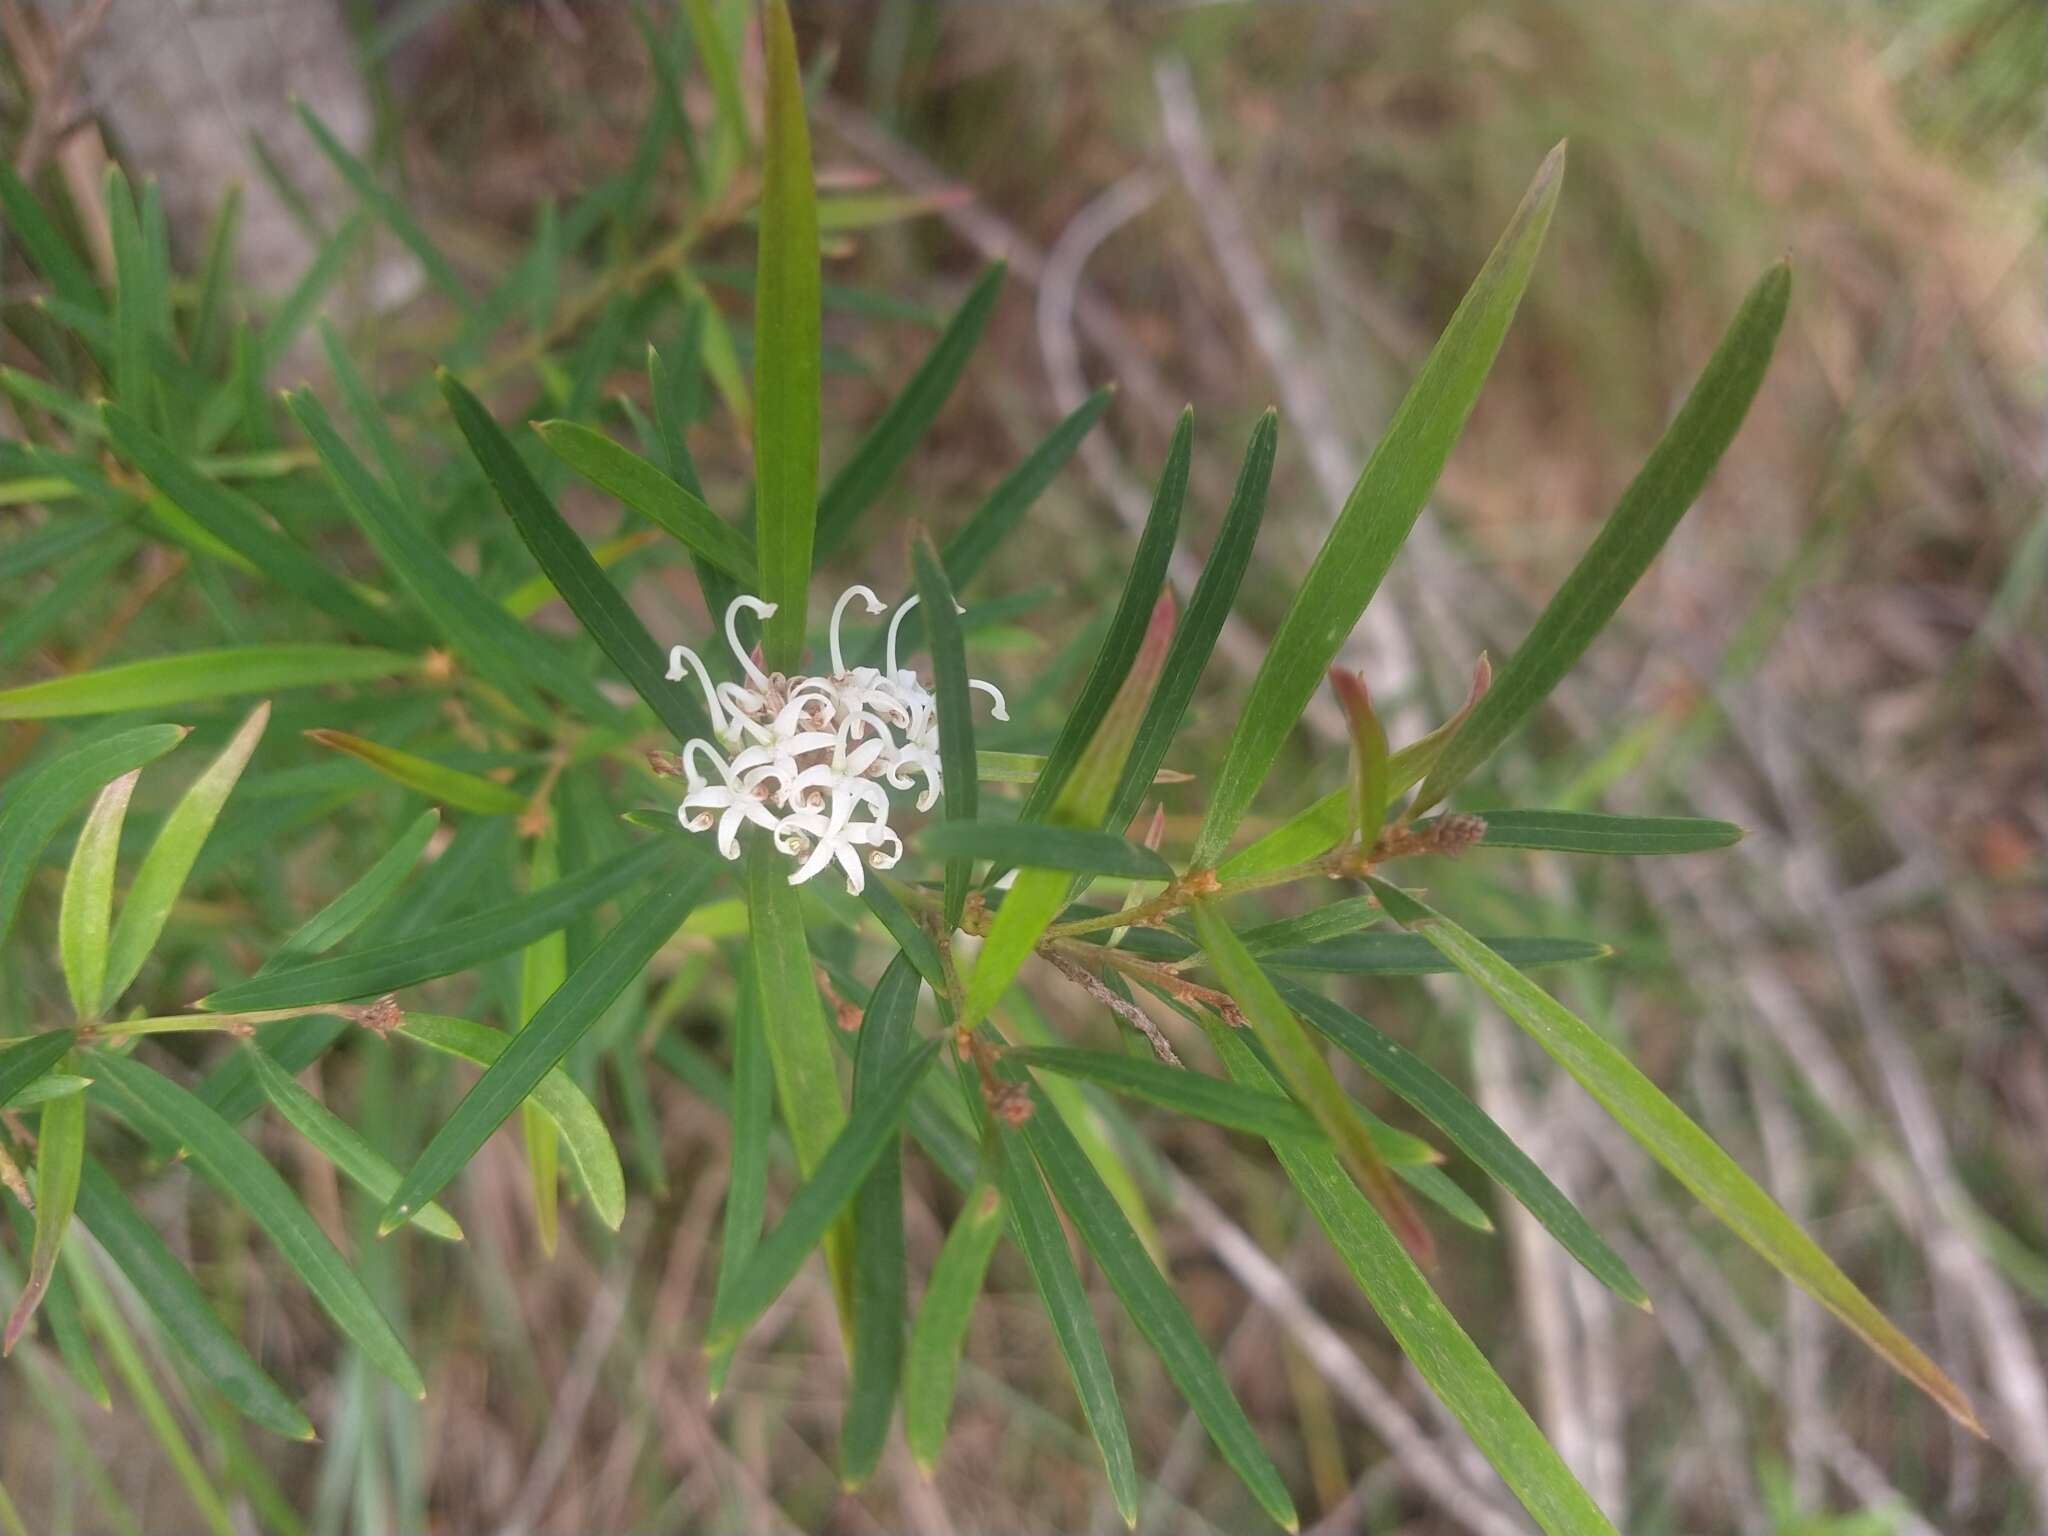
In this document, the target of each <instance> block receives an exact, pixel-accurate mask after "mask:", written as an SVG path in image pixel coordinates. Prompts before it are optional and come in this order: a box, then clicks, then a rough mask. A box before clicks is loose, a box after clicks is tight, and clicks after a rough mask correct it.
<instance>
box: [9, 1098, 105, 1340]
mask: <svg viewBox="0 0 2048 1536" xmlns="http://www.w3.org/2000/svg"><path fill="white" fill-rule="evenodd" d="M84 1165H85V1095H84V1094H82V1093H74V1094H68V1095H66V1096H65V1097H63V1098H61V1099H52V1100H51V1101H50V1102H49V1103H47V1104H45V1105H44V1106H43V1109H42V1113H41V1115H39V1116H38V1117H37V1120H36V1236H35V1243H34V1245H33V1247H32V1248H31V1249H30V1252H29V1264H28V1281H27V1283H26V1284H25V1285H23V1286H22V1288H21V1295H20V1296H19V1297H18V1298H17V1299H16V1301H15V1303H14V1310H13V1311H12V1312H11V1313H9V1314H8V1317H7V1333H6V1339H5V1342H4V1343H0V1351H4V1352H5V1353H7V1354H10V1355H11V1354H13V1353H14V1346H15V1344H16V1342H17V1341H19V1340H20V1338H21V1334H22V1330H23V1329H25V1328H26V1327H28V1325H29V1321H30V1319H32V1318H33V1317H34V1316H35V1315H36V1308H38V1307H40V1306H41V1305H42V1302H43V1294H44V1293H45V1292H46V1291H48V1290H49V1288H50V1277H51V1276H52V1275H53V1274H55V1273H56V1270H57V1256H58V1255H59V1254H61V1253H62V1252H63V1251H64V1236H65V1234H66V1233H67V1232H69V1231H70V1229H71V1212H72V1208H73V1206H74V1205H75V1204H76V1203H77V1200H78V1178H79V1173H80V1171H81V1170H82V1169H83V1167H84Z"/></svg>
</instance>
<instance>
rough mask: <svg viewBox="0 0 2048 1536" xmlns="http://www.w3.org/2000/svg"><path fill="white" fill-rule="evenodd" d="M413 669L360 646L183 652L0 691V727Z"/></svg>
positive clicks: (412, 660)
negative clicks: (9, 722) (3, 722)
mask: <svg viewBox="0 0 2048 1536" xmlns="http://www.w3.org/2000/svg"><path fill="white" fill-rule="evenodd" d="M418 665H419V659H418V658H417V657H414V656H408V655H405V654H404V653H403V652H401V651H382V650H377V649H374V648H372V647H370V646H359V645H295V644H280V645H252V646H231V647H228V648H226V649H223V650H217V651H186V652H183V653H182V654H180V655H176V656H158V657H155V658H153V659H151V660H149V661H131V662H125V663H123V664H121V665H119V666H113V667H104V668H102V669H100V670H99V671H97V672H73V673H71V674H70V675H69V676H67V677H53V678H51V679H49V680H48V681H47V682H41V683H29V684H27V685H25V686H23V687H20V688H6V689H0V720H56V719H63V718H66V717H72V716H79V715H118V714H126V713H128V712H129V711H130V710H143V709H169V708H171V707H172V706H174V705H178V704H191V703H197V702H200V701H202V700H209V701H210V700H213V699H226V698H234V697H236V696H237V695H241V694H251V693H276V692H279V691H282V690H284V689H288V688H315V687H320V686H323V685H325V684H328V683H356V682H365V681H367V680H369V679H371V678H376V677H389V676H391V674H393V673H394V672H404V671H408V670H410V669H412V668H414V667H417V666H418ZM165 729H171V727H165Z"/></svg>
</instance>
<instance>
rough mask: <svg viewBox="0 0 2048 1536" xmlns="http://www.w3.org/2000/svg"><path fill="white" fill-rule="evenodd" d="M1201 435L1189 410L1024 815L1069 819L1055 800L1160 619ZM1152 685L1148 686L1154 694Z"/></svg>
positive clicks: (1123, 755)
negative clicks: (1056, 809)
mask: <svg viewBox="0 0 2048 1536" xmlns="http://www.w3.org/2000/svg"><path fill="white" fill-rule="evenodd" d="M1194 440H1195V413H1194V412H1193V411H1192V410H1187V411H1182V412H1181V416H1180V423H1179V425H1178V426H1176V427H1175V428H1174V433H1173V441H1172V443H1171V444H1169V445H1168V447H1167V450H1166V465H1165V467H1164V468H1163V469H1161V470H1160V472H1159V484H1158V487H1157V488H1156V489H1155V490H1154V491H1153V493H1152V510H1151V512H1150V513H1148V514H1147V515H1146V518H1145V531H1144V532H1143V533H1142V534H1141V535H1139V537H1138V547H1137V549H1136V550H1135V551H1134V552H1133V554H1132V556H1131V569H1130V574H1129V575H1128V576H1127V577H1126V578H1125V580H1124V589H1123V592H1122V594H1121V596H1119V597H1118V599H1117V605H1116V612H1115V613H1114V615H1112V616H1111V618H1110V621H1109V633H1108V634H1106V635H1104V636H1103V639H1102V649H1101V650H1100V651H1098V652H1097V653H1096V656H1095V664H1094V666H1092V667H1091V668H1089V671H1088V679H1087V681H1086V682H1084V683H1083V684H1082V685H1081V696H1080V697H1079V698H1078V699H1076V700H1075V701H1074V707H1073V709H1072V710H1071V711H1070V712H1069V713H1068V715H1067V718H1066V721H1065V723H1064V724H1062V725H1061V727H1060V733H1059V735H1058V737H1056V738H1055V739H1054V741H1053V744H1052V750H1051V751H1050V752H1049V753H1047V754H1046V762H1045V767H1044V768H1043V769H1041V770H1040V772H1039V775H1038V780H1037V782H1036V783H1034V784H1033V785H1032V786H1031V793H1030V794H1029V795H1027V796H1026V797H1025V799H1024V806H1023V809H1022V810H1021V811H1019V812H1018V819H1019V820H1020V821H1045V820H1060V819H1061V818H1057V817H1053V816H1051V815H1050V813H1051V811H1052V808H1053V802H1054V800H1055V799H1056V798H1057V797H1058V796H1059V794H1060V791H1061V790H1063V789H1064V788H1065V787H1066V782H1067V775H1068V774H1069V773H1071V772H1072V771H1073V769H1074V765H1075V764H1076V763H1078V762H1079V761H1080V758H1081V754H1082V753H1083V752H1084V751H1085V750H1086V749H1087V747H1088V744H1089V743H1090V742H1091V741H1093V740H1094V739H1095V737H1096V735H1097V733H1098V730H1099V729H1100V727H1101V726H1102V724H1103V722H1104V720H1105V719H1106V718H1107V717H1108V715H1109V711H1110V706H1111V704H1112V702H1116V701H1119V692H1118V690H1119V689H1121V688H1122V687H1123V686H1124V679H1125V677H1126V676H1127V675H1129V674H1130V673H1131V671H1132V669H1133V667H1134V665H1135V663H1136V662H1137V659H1138V655H1139V651H1140V649H1141V647H1142V646H1144V645H1145V643H1146V642H1147V640H1148V639H1149V638H1150V633H1151V630H1152V628H1153V626H1154V625H1156V623H1157V622H1158V613H1157V609H1158V601H1159V598H1160V594H1161V591H1162V588H1163V587H1164V584H1165V581H1166V568H1167V566H1168V564H1169V563H1170V562H1171V561H1172V558H1173V541H1174V539H1175V537H1176V536H1177V535H1178V534H1179V532H1180V513H1181V507H1182V505H1183V504H1184V503H1185V502H1186V500H1187V491H1188V462H1189V459H1190V458H1191V456H1192V455H1193V453H1194ZM1164 665H1165V657H1164V656H1162V657H1161V658H1160V660H1159V661H1158V662H1157V663H1156V664H1155V665H1154V668H1153V672H1154V675H1155V677H1156V676H1157V675H1158V673H1159V671H1160V669H1162V668H1163V667H1164ZM1150 691H1151V690H1150V688H1149V687H1148V689H1147V696H1148V698H1149V695H1150ZM1141 707H1142V705H1141ZM1140 718H1142V717H1140ZM1138 724H1139V720H1136V719H1134V720H1133V722H1132V724H1131V727H1130V732H1131V734H1130V737H1129V738H1128V739H1127V741H1126V744H1125V746H1124V748H1123V750H1122V751H1121V752H1119V753H1118V772H1119V773H1120V772H1121V769H1122V765H1123V763H1124V762H1125V761H1127V760H1128V753H1129V750H1130V745H1129V742H1130V740H1134V739H1135V733H1136V730H1137V727H1138ZM1109 805H1110V797H1109V796H1105V797H1104V799H1103V803H1102V805H1101V806H1100V807H1098V808H1097V810H1096V812H1095V815H1094V817H1093V818H1092V819H1091V820H1088V821H1080V820H1068V821H1066V822H1065V823H1064V824H1066V825H1071V826H1100V825H1101V824H1102V817H1103V815H1104V814H1105V813H1106V812H1107V811H1108V809H1109Z"/></svg>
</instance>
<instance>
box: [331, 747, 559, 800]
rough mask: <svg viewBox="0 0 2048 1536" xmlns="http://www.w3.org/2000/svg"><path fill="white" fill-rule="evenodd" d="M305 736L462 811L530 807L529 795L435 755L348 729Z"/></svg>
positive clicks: (408, 787)
mask: <svg viewBox="0 0 2048 1536" xmlns="http://www.w3.org/2000/svg"><path fill="white" fill-rule="evenodd" d="M305 737H306V739H307V740H308V741H311V742H315V743H317V744H318V745H320V746H323V747H330V748H332V749H333V750H334V751H336V752H345V753H347V754H348V755H349V756H350V757H353V758H355V759H356V760H357V761H359V762H365V763H368V764H369V765H370V766H371V767H372V768H374V769H376V770H377V771H378V772H379V773H381V774H383V775H384V777H385V778H387V779H390V780H392V781H393V782H394V783H397V784H403V785H404V786H405V787H406V788H407V789H410V790H415V791H417V792H418V793H420V794H422V795H425V796H426V797H427V798H428V799H430V800H438V801H440V802H441V803H442V804H443V805H452V806H454V807H455V809H457V810H458V811H474V812H475V813H476V814H477V815H479V816H513V815H517V814H518V813H519V812H520V811H523V810H525V809H526V797H525V796H524V795H522V794H520V793H518V792H517V791H516V790H511V789H507V788H506V787H505V786H504V785H503V784H499V783H497V782H495V781H494V780H491V779H486V778H483V777H481V776H479V775H477V774H474V773H465V772H463V770H461V769H460V768H450V767H449V766H448V765H447V764H446V763H437V762H435V761H434V760H433V759H432V758H428V757H420V756H418V755H416V754H415V753H411V752H406V751H402V750H400V749H399V748H397V747H387V746H385V745H384V744H383V743H382V742H377V741H370V740H368V739H367V738H365V737H362V736H352V735H350V734H349V733H348V732H347V731H307V732H306V733H305Z"/></svg>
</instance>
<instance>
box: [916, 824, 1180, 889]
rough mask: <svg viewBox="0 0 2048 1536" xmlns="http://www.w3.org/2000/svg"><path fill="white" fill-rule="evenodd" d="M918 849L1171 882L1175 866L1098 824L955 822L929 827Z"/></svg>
mask: <svg viewBox="0 0 2048 1536" xmlns="http://www.w3.org/2000/svg"><path fill="white" fill-rule="evenodd" d="M917 847H918V851H919V852H921V853H926V854H930V855H931V856H933V857H934V858H941V859H950V858H966V859H991V860H993V861H994V862H995V863H997V864H999V865H1001V866H1002V867H1003V868H1005V869H1010V868H1031V869H1064V870H1070V871H1072V872H1073V873H1075V874H1082V875H1119V876H1122V877H1124V878H1125V879H1129V880H1171V879H1172V878H1173V866H1172V865H1171V864H1169V863H1167V862H1166V860H1164V859H1162V858H1161V857H1160V856H1159V855H1158V854H1156V853H1154V852H1153V851H1152V850H1151V849H1150V848H1147V847H1144V846H1143V845H1142V844H1139V843H1133V842H1128V841H1126V840H1125V839H1123V838H1121V837H1118V836H1117V835H1116V834H1115V833H1113V832H1103V831H1100V830H1098V829H1096V828H1093V827H1048V826H1034V825H1029V824H1026V823H1024V822H1021V821H956V822H941V823H937V824H935V825H933V826H929V827H926V828H925V829H924V831H922V832H920V833H919V834H918V837H917Z"/></svg>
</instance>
